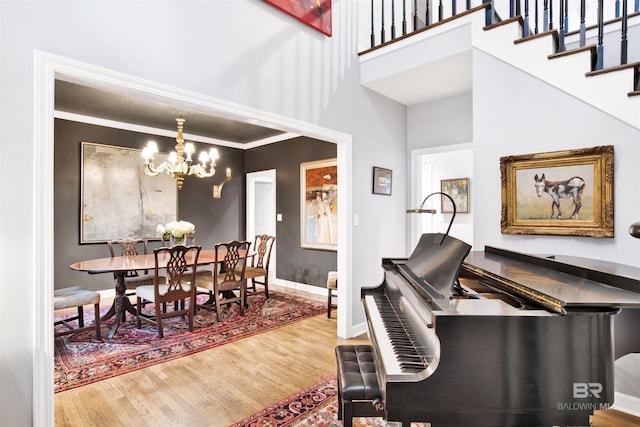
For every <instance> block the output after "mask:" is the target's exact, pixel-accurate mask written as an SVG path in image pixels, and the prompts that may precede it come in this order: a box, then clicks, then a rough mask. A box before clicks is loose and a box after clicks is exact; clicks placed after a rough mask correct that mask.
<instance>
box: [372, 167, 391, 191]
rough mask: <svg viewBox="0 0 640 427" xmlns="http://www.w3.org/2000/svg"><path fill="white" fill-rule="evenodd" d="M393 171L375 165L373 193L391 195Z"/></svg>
mask: <svg viewBox="0 0 640 427" xmlns="http://www.w3.org/2000/svg"><path fill="white" fill-rule="evenodd" d="M392 176H393V171H392V170H391V169H385V168H379V167H377V166H374V167H373V194H383V195H385V196H390V195H391V178H392Z"/></svg>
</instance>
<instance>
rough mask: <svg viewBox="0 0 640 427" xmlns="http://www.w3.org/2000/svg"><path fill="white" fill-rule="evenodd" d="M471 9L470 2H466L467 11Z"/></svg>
mask: <svg viewBox="0 0 640 427" xmlns="http://www.w3.org/2000/svg"><path fill="white" fill-rule="evenodd" d="M469 9H471V0H467V10H469Z"/></svg>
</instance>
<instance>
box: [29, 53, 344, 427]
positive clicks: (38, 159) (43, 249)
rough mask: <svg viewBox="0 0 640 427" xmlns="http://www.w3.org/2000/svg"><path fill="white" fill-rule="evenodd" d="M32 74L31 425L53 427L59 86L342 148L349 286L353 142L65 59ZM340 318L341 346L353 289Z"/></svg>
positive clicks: (44, 63)
mask: <svg viewBox="0 0 640 427" xmlns="http://www.w3.org/2000/svg"><path fill="white" fill-rule="evenodd" d="M34 61H35V71H34V93H35V101H34V104H35V107H34V132H33V142H32V144H33V146H34V147H33V148H34V152H35V153H37V154H36V155H35V156H34V165H35V168H34V183H35V186H34V200H36V202H35V205H34V212H33V218H34V230H33V236H34V239H36V238H37V239H38V241H37V242H36V241H35V240H34V241H33V242H32V245H31V246H32V248H33V252H32V254H31V255H32V257H31V259H32V266H33V269H32V271H34V272H36V273H37V274H35V278H34V283H33V288H34V300H35V301H34V310H32V311H31V313H32V319H31V322H32V324H33V331H34V336H33V342H34V348H33V366H34V370H33V404H32V412H33V423H34V425H53V424H54V414H53V362H54V355H53V348H54V345H53V344H54V343H53V334H51V330H52V329H53V305H52V304H51V301H52V300H53V285H52V284H53V282H54V273H53V270H54V269H53V265H54V256H53V255H54V244H53V243H54V236H53V221H54V209H53V194H54V188H53V164H54V162H53V157H54V156H53V151H54V137H53V135H54V132H53V128H54V110H55V80H56V79H60V80H68V81H72V82H77V83H79V84H83V85H86V86H89V87H96V88H100V89H103V90H107V91H113V92H117V93H122V94H125V95H131V96H136V97H140V98H146V99H151V100H154V101H164V102H166V103H170V104H172V105H176V106H177V107H184V108H190V109H198V110H200V111H208V112H211V113H212V114H219V115H221V116H225V117H230V118H235V119H237V120H246V121H250V120H251V121H257V122H259V123H271V124H272V125H273V126H276V127H277V128H278V129H281V130H283V131H285V132H292V133H297V134H298V135H305V136H308V137H310V138H315V139H320V140H324V141H327V142H331V143H334V144H336V145H337V148H338V150H337V151H338V153H337V157H338V176H339V178H338V179H339V181H340V183H341V191H340V192H339V194H338V203H339V205H340V206H342V207H343V208H342V209H340V210H339V212H338V217H339V219H338V252H337V253H338V271H339V280H340V281H341V282H342V283H347V284H350V283H351V282H352V281H351V262H350V260H351V259H352V256H353V254H352V252H353V249H352V247H353V243H352V236H351V233H350V232H349V228H348V224H350V222H349V221H348V220H347V218H351V217H352V207H351V203H350V200H351V198H352V175H351V164H352V148H351V142H352V138H351V135H348V134H345V133H342V132H338V131H334V130H331V129H328V128H323V127H320V126H316V125H314V124H311V123H307V122H302V121H299V120H296V119H291V118H288V117H283V116H277V115H276V114H273V113H260V112H257V111H256V110H255V109H250V108H247V107H243V106H241V105H235V104H234V105H232V104H231V103H229V102H226V101H222V100H218V99H214V98H208V97H206V96H193V94H192V93H190V92H187V91H184V90H181V89H178V88H171V87H168V86H166V85H164V84H159V83H155V82H151V81H147V80H143V79H139V78H136V77H133V76H128V75H125V74H122V73H118V72H114V71H110V70H107V69H102V68H99V67H95V66H92V65H89V64H84V63H81V62H77V61H73V60H70V59H67V58H64V57H59V56H56V55H51V54H47V53H44V52H40V51H36V52H35V60H34ZM338 293H339V297H338V310H339V311H340V312H341V313H343V315H341V316H340V317H339V318H338V322H337V334H338V336H339V337H341V338H350V337H351V336H353V327H352V313H351V307H352V306H353V300H354V297H353V295H352V292H351V289H350V286H349V285H347V286H344V287H340V288H339V289H338Z"/></svg>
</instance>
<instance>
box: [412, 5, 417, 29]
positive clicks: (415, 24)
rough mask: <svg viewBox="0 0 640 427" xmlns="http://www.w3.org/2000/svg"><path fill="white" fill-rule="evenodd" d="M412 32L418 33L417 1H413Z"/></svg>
mask: <svg viewBox="0 0 640 427" xmlns="http://www.w3.org/2000/svg"><path fill="white" fill-rule="evenodd" d="M413 31H418V0H413Z"/></svg>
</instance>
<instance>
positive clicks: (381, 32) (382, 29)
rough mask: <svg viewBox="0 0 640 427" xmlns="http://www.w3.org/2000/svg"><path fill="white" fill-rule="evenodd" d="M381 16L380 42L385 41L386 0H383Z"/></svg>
mask: <svg viewBox="0 0 640 427" xmlns="http://www.w3.org/2000/svg"><path fill="white" fill-rule="evenodd" d="M380 18H381V20H382V28H381V30H380V43H381V44H382V43H384V0H382V9H381V12H380Z"/></svg>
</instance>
